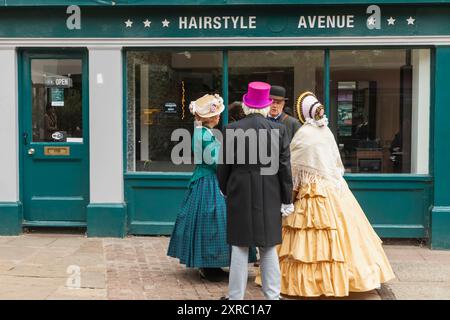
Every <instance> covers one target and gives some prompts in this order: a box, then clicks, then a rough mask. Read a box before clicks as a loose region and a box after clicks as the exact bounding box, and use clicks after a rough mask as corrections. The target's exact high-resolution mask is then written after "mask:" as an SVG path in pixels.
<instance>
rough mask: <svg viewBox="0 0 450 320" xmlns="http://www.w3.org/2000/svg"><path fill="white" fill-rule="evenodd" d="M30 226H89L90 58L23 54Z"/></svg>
mask: <svg viewBox="0 0 450 320" xmlns="http://www.w3.org/2000/svg"><path fill="white" fill-rule="evenodd" d="M22 70H23V71H22V86H21V88H20V97H21V112H20V119H21V121H22V122H21V137H20V141H21V142H22V148H21V149H22V151H21V155H22V159H21V160H22V173H23V174H22V200H23V205H24V208H23V209H24V226H85V225H86V207H87V205H88V203H89V143H88V133H89V126H88V124H89V121H88V120H89V119H88V103H87V101H88V90H87V89H88V81H87V64H86V55H85V53H84V52H73V53H64V54H60V53H55V54H52V53H42V52H39V53H33V52H24V53H23V54H22Z"/></svg>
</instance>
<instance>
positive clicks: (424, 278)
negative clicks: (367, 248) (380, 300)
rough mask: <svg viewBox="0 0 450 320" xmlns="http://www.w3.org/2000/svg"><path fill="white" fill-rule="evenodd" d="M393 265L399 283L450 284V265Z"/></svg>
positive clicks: (417, 263)
mask: <svg viewBox="0 0 450 320" xmlns="http://www.w3.org/2000/svg"><path fill="white" fill-rule="evenodd" d="M391 264H392V267H393V269H394V271H395V275H396V276H397V277H398V280H399V282H450V264H443V263H431V262H429V261H425V262H415V263H401V262H392V263H391ZM395 283H396V282H393V283H392V285H394V284H395Z"/></svg>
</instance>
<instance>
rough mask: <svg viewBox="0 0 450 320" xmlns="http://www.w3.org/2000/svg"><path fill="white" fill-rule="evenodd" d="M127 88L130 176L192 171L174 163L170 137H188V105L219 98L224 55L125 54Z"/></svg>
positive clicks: (181, 53)
mask: <svg viewBox="0 0 450 320" xmlns="http://www.w3.org/2000/svg"><path fill="white" fill-rule="evenodd" d="M127 83H128V90H127V95H128V99H127V100H128V106H127V119H128V130H127V132H128V150H127V160H128V161H127V163H128V168H127V169H128V171H161V172H177V171H192V170H193V165H189V164H181V165H175V164H173V163H172V161H171V157H170V156H171V151H172V147H173V146H174V145H175V144H176V143H177V142H172V141H171V135H172V132H173V131H174V130H175V129H179V128H185V129H187V130H189V131H190V132H191V133H192V131H193V129H194V127H193V124H194V118H193V116H192V115H191V113H190V112H189V103H190V102H191V101H192V100H195V99H197V98H199V97H201V96H202V95H204V94H207V93H221V92H222V52H221V51H217V52H213V51H177V50H155V51H129V52H127ZM191 163H193V161H192V162H191Z"/></svg>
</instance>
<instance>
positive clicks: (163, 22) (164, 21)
mask: <svg viewBox="0 0 450 320" xmlns="http://www.w3.org/2000/svg"><path fill="white" fill-rule="evenodd" d="M169 23H170V21H169V20H167V19H164V20H163V21H162V26H163V28H168V27H169Z"/></svg>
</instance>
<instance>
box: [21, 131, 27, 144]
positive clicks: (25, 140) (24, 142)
mask: <svg viewBox="0 0 450 320" xmlns="http://www.w3.org/2000/svg"><path fill="white" fill-rule="evenodd" d="M22 137H23V144H24V145H27V144H28V133H26V132H24V133H23V135H22Z"/></svg>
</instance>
